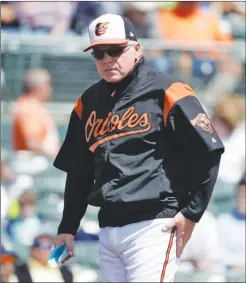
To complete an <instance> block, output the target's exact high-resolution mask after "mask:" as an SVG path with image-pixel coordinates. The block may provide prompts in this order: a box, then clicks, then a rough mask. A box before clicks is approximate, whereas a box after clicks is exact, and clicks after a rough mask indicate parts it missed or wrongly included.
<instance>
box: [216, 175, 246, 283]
mask: <svg viewBox="0 0 246 283" xmlns="http://www.w3.org/2000/svg"><path fill="white" fill-rule="evenodd" d="M245 190H246V174H244V176H243V177H242V179H241V180H240V181H239V183H238V185H237V188H236V198H235V204H234V207H233V209H232V211H229V212H227V213H224V214H221V215H220V216H219V218H218V228H219V232H220V241H221V244H222V245H223V254H222V256H223V259H224V263H225V265H226V267H227V269H228V270H232V271H237V272H239V273H240V274H242V275H244V281H243V282H245V217H246V209H245V198H246V195H245ZM235 282H237V281H235Z"/></svg>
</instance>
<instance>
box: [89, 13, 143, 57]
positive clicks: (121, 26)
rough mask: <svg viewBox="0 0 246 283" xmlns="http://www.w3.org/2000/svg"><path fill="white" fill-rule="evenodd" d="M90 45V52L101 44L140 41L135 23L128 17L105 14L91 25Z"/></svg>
mask: <svg viewBox="0 0 246 283" xmlns="http://www.w3.org/2000/svg"><path fill="white" fill-rule="evenodd" d="M89 37H90V45H89V46H88V47H87V48H85V49H84V52H86V51H88V50H89V49H91V48H92V47H94V46H96V45H100V44H123V43H127V42H128V41H138V40H137V37H136V32H135V28H134V26H133V23H132V22H131V21H130V20H129V19H128V18H126V17H123V16H120V15H116V14H104V15H102V16H100V17H98V18H96V19H95V20H93V21H92V22H91V23H90V25H89Z"/></svg>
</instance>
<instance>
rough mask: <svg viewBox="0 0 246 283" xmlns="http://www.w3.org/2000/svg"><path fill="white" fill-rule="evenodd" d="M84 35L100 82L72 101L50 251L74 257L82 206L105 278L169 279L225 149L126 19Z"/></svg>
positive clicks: (190, 94)
mask: <svg viewBox="0 0 246 283" xmlns="http://www.w3.org/2000/svg"><path fill="white" fill-rule="evenodd" d="M89 36H90V42H91V44H90V46H89V47H87V48H86V49H85V50H84V51H87V50H91V49H92V56H93V57H94V58H95V63H96V66H97V69H98V72H99V74H100V75H101V77H102V80H100V81H99V82H97V83H95V84H94V85H92V86H91V87H90V88H89V89H87V90H86V91H85V92H84V94H83V95H82V96H81V97H79V98H78V100H77V103H76V105H75V107H74V110H73V112H72V114H71V119H70V122H69V126H68V131H67V135H66V138H65V141H64V143H63V145H62V147H61V149H60V151H59V153H58V155H57V157H56V159H55V162H54V165H55V166H56V167H57V168H59V169H61V170H63V171H65V172H67V181H66V188H65V204H64V211H63V217H62V221H61V224H60V226H59V229H58V235H57V237H56V240H55V244H56V246H57V245H60V244H62V243H64V242H65V243H66V244H67V246H68V250H69V257H71V256H73V240H74V235H75V234H76V231H77V229H78V227H79V223H80V220H81V218H82V217H83V216H84V214H85V211H86V208H87V205H88V204H90V205H93V206H99V207H100V211H99V214H98V218H99V225H100V227H101V231H100V235H99V254H100V260H101V273H102V279H103V280H104V281H105V282H141V281H142V282H146V281H147V282H171V281H172V280H173V279H174V275H175V272H176V270H177V262H176V258H177V257H180V255H181V253H182V250H183V248H184V246H185V245H186V243H187V241H188V239H189V238H190V236H191V234H192V230H193V228H194V226H195V223H196V222H198V221H199V220H200V218H201V216H202V214H203V213H204V211H205V209H206V207H207V205H208V203H209V200H210V197H211V194H212V190H213V187H214V183H215V181H216V177H217V172H218V168H219V162H220V156H221V154H222V153H223V151H224V147H223V144H222V143H221V141H220V139H219V137H218V135H217V133H216V132H215V130H214V129H213V127H212V126H211V123H210V121H209V119H208V117H207V116H206V114H205V112H204V110H203V108H202V107H201V105H200V103H199V102H198V100H197V98H196V97H195V94H194V91H193V90H192V89H191V88H190V87H189V86H188V85H186V84H184V83H183V82H179V81H176V80H174V79H173V78H171V77H169V76H168V75H167V74H162V73H158V72H156V71H155V70H153V69H151V68H149V67H147V66H146V64H145V59H144V56H143V54H142V52H141V49H140V44H139V43H138V41H137V38H136V35H135V30H134V26H133V24H132V23H131V22H130V21H129V19H127V18H125V17H121V16H119V15H115V14H105V15H102V16H100V17H99V18H97V19H95V20H94V21H93V22H92V23H91V24H90V26H89ZM175 243H176V245H175ZM69 257H68V258H69ZM68 258H67V259H68Z"/></svg>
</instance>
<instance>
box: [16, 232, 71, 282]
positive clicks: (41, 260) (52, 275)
mask: <svg viewBox="0 0 246 283" xmlns="http://www.w3.org/2000/svg"><path fill="white" fill-rule="evenodd" d="M52 245H53V237H52V236H51V235H49V234H45V233H41V234H39V235H38V236H37V237H36V238H35V239H34V241H33V243H32V246H31V253H30V259H29V260H28V262H27V263H24V264H21V265H18V266H17V268H16V276H17V277H18V280H19V282H73V274H72V273H71V271H70V270H69V269H68V268H67V267H66V266H62V267H61V268H54V267H50V266H49V265H48V257H49V254H50V250H51V248H52Z"/></svg>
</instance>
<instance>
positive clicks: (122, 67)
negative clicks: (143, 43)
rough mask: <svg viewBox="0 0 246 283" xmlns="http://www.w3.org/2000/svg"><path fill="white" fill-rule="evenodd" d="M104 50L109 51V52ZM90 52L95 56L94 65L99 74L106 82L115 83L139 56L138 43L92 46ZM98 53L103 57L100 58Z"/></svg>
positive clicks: (125, 74) (127, 71)
mask: <svg viewBox="0 0 246 283" xmlns="http://www.w3.org/2000/svg"><path fill="white" fill-rule="evenodd" d="M104 51H109V54H108V53H107V52H104ZM103 53H104V54H103ZM92 54H94V57H96V58H95V61H96V66H97V70H98V72H99V74H100V76H101V77H102V78H103V79H104V80H106V81H107V82H110V83H117V82H120V81H121V80H122V79H124V77H126V76H127V74H128V73H129V72H130V71H131V70H132V69H133V67H134V65H135V63H136V62H137V60H138V58H139V57H140V50H139V45H138V44H136V45H129V46H128V45H127V44H121V45H115V44H114V45H98V46H97V47H95V48H93V52H92ZM98 55H99V57H98ZM100 55H101V57H102V55H103V57H102V58H100Z"/></svg>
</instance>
